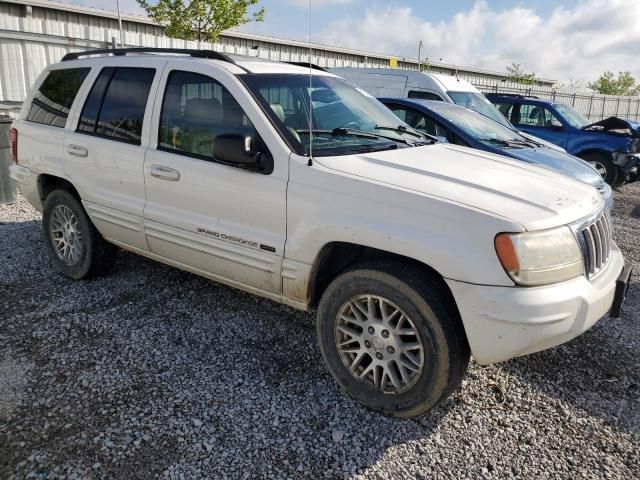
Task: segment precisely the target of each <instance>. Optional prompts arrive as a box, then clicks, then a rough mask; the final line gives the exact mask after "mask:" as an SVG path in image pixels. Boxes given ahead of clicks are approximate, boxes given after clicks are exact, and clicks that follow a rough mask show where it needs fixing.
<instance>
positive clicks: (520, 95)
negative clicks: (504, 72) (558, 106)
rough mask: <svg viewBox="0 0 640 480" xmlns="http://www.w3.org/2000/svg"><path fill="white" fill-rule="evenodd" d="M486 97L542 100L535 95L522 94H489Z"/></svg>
mask: <svg viewBox="0 0 640 480" xmlns="http://www.w3.org/2000/svg"><path fill="white" fill-rule="evenodd" d="M485 96H487V97H488V96H494V97H510V98H538V99H539V98H540V97H536V96H535V95H522V94H521V93H500V92H487V93H485Z"/></svg>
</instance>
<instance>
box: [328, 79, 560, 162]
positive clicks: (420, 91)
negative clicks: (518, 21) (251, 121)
mask: <svg viewBox="0 0 640 480" xmlns="http://www.w3.org/2000/svg"><path fill="white" fill-rule="evenodd" d="M330 71H331V73H334V74H336V75H339V76H341V77H342V78H344V79H346V80H348V81H349V82H351V83H352V84H353V85H356V86H357V87H359V88H361V89H363V90H365V91H367V92H369V93H370V94H371V95H373V96H374V97H378V98H381V97H404V98H415V99H421V100H434V101H440V102H446V103H455V104H456V105H461V106H463V107H467V108H470V109H471V110H474V111H476V112H478V113H481V114H482V115H484V116H486V117H489V118H491V119H492V120H494V121H496V122H498V123H500V124H502V125H504V126H505V127H507V128H510V129H512V130H515V127H514V126H513V125H511V123H509V121H508V120H507V119H506V118H505V117H504V115H502V114H501V113H500V111H499V110H498V109H497V108H496V107H494V106H493V104H492V103H491V102H490V101H489V100H487V97H485V96H484V95H483V94H482V92H480V90H478V89H477V88H476V87H474V86H473V85H472V84H471V83H469V82H467V81H466V80H463V79H461V78H458V77H454V76H451V75H441V74H437V73H425V72H418V71H412V70H391V69H388V68H332V69H330ZM520 134H521V135H524V136H526V137H528V138H531V139H532V140H535V141H536V142H538V143H542V144H544V145H547V146H548V147H550V148H554V149H557V150H563V149H562V148H561V147H558V146H556V145H555V144H553V143H550V142H547V141H546V140H544V139H541V138H536V137H533V136H531V135H529V134H528V133H526V132H520Z"/></svg>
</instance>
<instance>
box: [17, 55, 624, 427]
mask: <svg viewBox="0 0 640 480" xmlns="http://www.w3.org/2000/svg"><path fill="white" fill-rule="evenodd" d="M84 57H89V58H84ZM310 113H311V115H310ZM11 154H12V158H13V161H14V163H15V164H14V165H11V176H12V178H14V179H15V180H16V181H17V182H18V185H19V186H20V190H21V191H22V193H23V195H24V196H25V198H26V199H27V200H28V201H29V202H30V203H31V204H32V205H33V206H34V207H35V208H36V209H37V210H38V211H41V212H42V214H43V218H42V229H43V244H44V246H45V248H46V249H47V250H48V253H49V258H50V260H51V262H52V264H53V266H54V267H55V268H56V269H57V270H58V271H59V272H61V273H62V274H63V275H66V276H67V277H69V278H72V279H77V280H80V279H83V278H87V277H91V276H94V275H99V274H103V273H105V272H106V271H107V270H108V269H109V267H111V266H112V265H113V263H114V259H115V255H116V248H115V246H119V247H121V248H124V249H127V250H130V251H132V252H135V253H137V254H140V255H144V256H146V257H149V258H151V259H153V260H157V261H160V262H164V263H166V264H169V265H172V266H174V267H177V268H180V269H183V270H187V271H190V272H193V273H195V274H198V275H202V276H204V277H207V278H210V279H212V280H215V281H218V282H222V283H225V284H228V285H230V286H233V287H236V288H240V289H242V290H245V291H247V292H251V293H254V294H257V295H261V296H263V297H266V298H269V299H271V300H273V301H276V302H281V303H284V304H287V305H290V306H292V307H294V308H298V309H302V310H306V311H316V310H317V321H316V328H317V339H318V342H319V347H320V351H321V353H322V356H323V358H324V360H325V362H326V365H327V369H328V371H329V372H330V373H331V375H332V376H333V377H334V379H335V380H336V382H337V383H338V384H339V385H340V386H342V387H343V388H344V389H345V390H346V391H347V392H348V393H349V394H350V395H352V396H353V397H354V398H356V399H357V400H359V401H360V402H362V403H363V404H364V405H366V406H368V407H369V408H372V409H376V410H378V411H382V412H384V413H386V414H390V415H396V416H400V417H409V416H414V415H419V414H421V413H424V412H426V411H427V410H429V409H430V408H432V407H433V406H435V405H436V404H438V403H439V402H440V401H442V400H443V399H444V398H446V397H447V396H448V395H450V394H451V393H452V392H453V391H454V390H455V389H456V388H457V387H458V385H459V384H460V382H461V381H462V378H463V376H464V374H465V371H466V369H467V365H468V362H469V358H470V353H472V354H473V355H474V357H475V360H476V361H477V362H478V363H479V364H482V365H484V364H489V363H494V362H500V361H503V360H507V359H510V358H513V357H515V356H519V355H526V354H528V353H532V352H536V351H539V350H542V349H546V348H550V347H552V346H555V345H559V344H561V343H564V342H567V341H569V340H571V339H572V338H574V337H576V336H578V335H580V334H582V333H583V332H585V331H586V330H588V329H589V328H590V327H591V326H592V325H594V324H595V323H596V322H597V321H598V320H599V319H600V318H602V317H603V316H604V315H605V314H606V313H607V312H608V311H611V314H612V315H613V316H616V315H619V313H620V308H621V306H622V302H623V300H624V293H625V292H626V286H627V285H628V282H629V275H630V267H629V266H625V262H624V258H623V256H622V253H621V252H620V250H619V249H618V247H617V246H616V243H615V241H614V240H613V238H612V234H611V220H610V217H609V213H608V210H607V208H606V205H605V202H604V200H603V199H602V197H601V196H600V195H599V194H598V193H597V192H596V191H595V190H594V189H593V188H591V187H589V186H588V185H585V184H584V183H582V182H578V181H576V180H573V179H571V178H568V177H566V176H565V175H561V174H559V173H557V172H554V171H552V170H549V169H547V168H541V167H538V166H536V165H531V164H525V163H523V162H521V161H517V160H514V159H510V158H507V157H504V156H498V155H493V154H491V153H488V152H480V151H478V150H472V149H469V148H465V147H460V146H457V145H448V144H439V143H437V142H433V141H431V140H428V139H427V138H426V137H425V136H424V135H422V134H420V133H418V132H416V131H414V130H413V129H412V128H411V127H410V126H408V125H407V124H405V123H403V122H402V121H400V120H398V118H397V117H396V116H395V115H393V113H392V112H391V111H390V110H389V109H388V108H387V107H385V106H384V105H383V104H381V103H380V102H379V101H377V100H376V99H375V98H373V97H371V96H370V95H369V94H364V93H363V92H362V91H359V90H357V89H355V88H353V86H351V85H350V84H349V83H347V82H345V81H344V80H343V79H341V78H339V77H337V76H335V75H332V74H330V73H328V72H325V71H323V70H318V69H313V68H309V66H307V67H306V68H304V67H300V66H296V65H288V64H285V63H277V62H270V61H266V60H262V59H256V58H252V57H251V58H249V57H235V56H234V57H230V56H227V55H224V54H222V53H219V52H214V51H209V50H172V49H145V48H134V49H109V50H101V51H100V50H98V51H89V52H75V53H69V54H67V55H66V56H65V57H64V58H63V61H62V62H60V63H57V64H54V65H51V66H49V67H48V68H47V69H46V71H44V72H43V73H42V75H40V77H39V78H38V80H37V81H36V83H35V84H34V87H33V89H32V90H31V92H30V93H29V95H28V96H27V99H26V100H25V102H24V104H23V106H22V109H21V111H20V115H19V118H18V119H17V120H16V121H15V123H14V124H13V127H12V129H11ZM114 245H115V246H114ZM87 288H88V289H89V288H90V287H89V286H88V287H87ZM149 288H153V286H149ZM205 314H206V312H205ZM230 321H231V319H230ZM247 335H249V336H250V334H249V333H248V334H247ZM238 341H241V342H243V341H251V339H250V338H249V339H247V338H239V339H238ZM269 345H270V347H272V348H273V349H274V351H275V349H287V348H290V346H289V345H288V344H287V339H286V338H280V339H278V341H277V342H269ZM243 360H244V359H238V368H243V367H242V363H243ZM212 361H215V359H213V360H212Z"/></svg>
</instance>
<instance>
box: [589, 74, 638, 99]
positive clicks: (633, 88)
mask: <svg viewBox="0 0 640 480" xmlns="http://www.w3.org/2000/svg"><path fill="white" fill-rule="evenodd" d="M587 87H589V88H590V89H591V90H595V91H596V92H598V93H604V94H606V95H629V96H635V95H640V85H638V84H637V83H636V79H635V78H633V75H631V72H618V78H616V77H615V75H614V74H613V72H609V71H607V72H604V73H603V74H602V75H600V77H599V78H598V79H597V80H596V81H594V82H590V83H588V84H587Z"/></svg>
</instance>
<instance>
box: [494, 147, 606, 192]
mask: <svg viewBox="0 0 640 480" xmlns="http://www.w3.org/2000/svg"><path fill="white" fill-rule="evenodd" d="M504 154H505V155H508V156H510V157H512V158H517V159H518V160H524V161H525V162H529V163H536V164H539V165H543V166H545V167H548V168H551V169H553V170H555V171H557V172H560V173H563V174H564V175H567V176H569V177H572V178H575V179H576V180H580V181H581V182H584V183H588V184H589V185H591V186H592V187H595V188H602V187H603V186H604V180H603V179H602V177H601V176H600V174H599V173H598V171H597V170H596V169H595V168H593V167H592V166H591V165H589V163H587V162H585V161H584V160H581V159H579V158H578V157H574V156H573V155H569V154H568V153H563V152H559V151H557V150H552V149H550V148H544V147H542V148H508V149H505V150H504Z"/></svg>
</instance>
